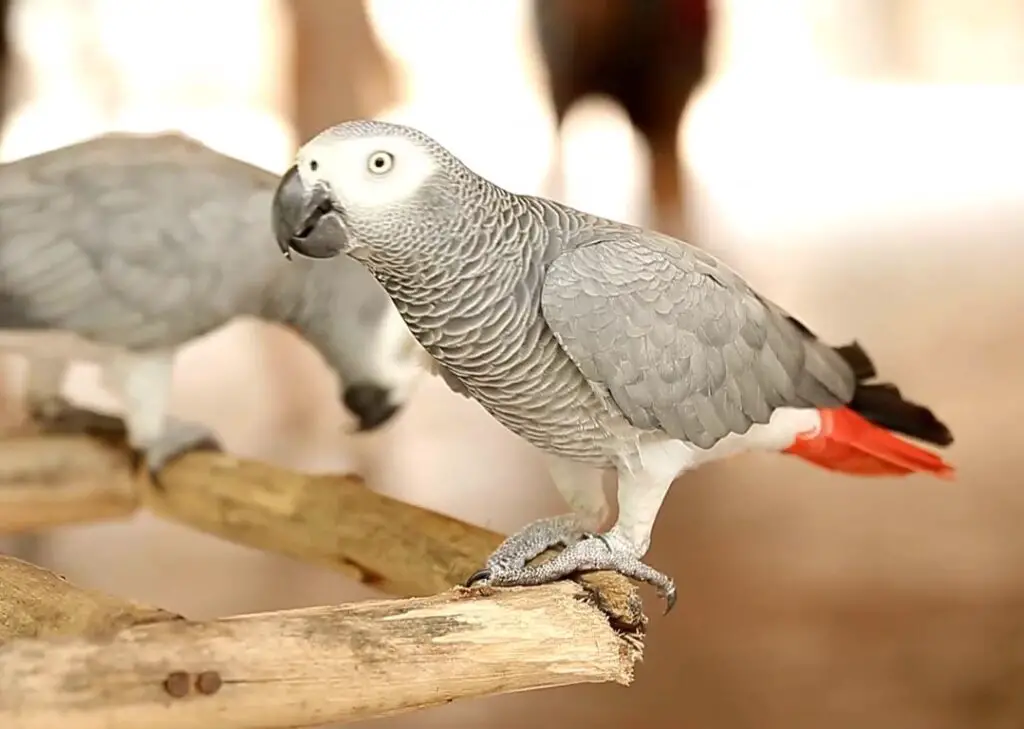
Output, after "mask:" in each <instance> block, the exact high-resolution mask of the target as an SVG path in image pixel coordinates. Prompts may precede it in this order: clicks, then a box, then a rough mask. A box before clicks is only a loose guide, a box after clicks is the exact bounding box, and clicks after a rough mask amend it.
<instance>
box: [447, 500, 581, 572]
mask: <svg viewBox="0 0 1024 729" xmlns="http://www.w3.org/2000/svg"><path fill="white" fill-rule="evenodd" d="M586 536H588V535H587V533H586V532H584V531H583V530H582V529H581V528H580V526H579V524H578V523H577V522H576V519H575V518H574V517H573V516H572V515H571V514H566V515H563V516H552V517H548V518H545V519H538V520H537V521H535V522H532V523H531V524H528V525H527V526H526V527H525V528H523V529H521V530H520V531H518V532H516V533H515V534H513V535H512V536H510V537H508V538H507V539H506V540H505V541H504V542H502V543H501V544H500V545H499V546H498V548H497V549H496V550H494V553H493V554H491V556H490V557H489V558H488V559H487V566H486V567H484V568H483V569H481V570H477V571H476V572H474V573H473V574H472V575H470V577H469V579H468V580H466V587H469V586H470V585H472V584H473V583H475V582H479V581H481V580H490V579H491V575H493V574H495V573H497V574H506V573H509V572H514V571H516V570H520V569H522V568H524V567H525V566H526V563H527V562H529V561H530V560H531V559H533V558H534V557H536V556H537V555H538V554H540V553H541V552H543V551H545V550H547V549H549V548H551V547H559V546H561V547H568V546H569V545H570V544H575V543H576V542H578V541H579V540H580V539H582V538H584V537H586Z"/></svg>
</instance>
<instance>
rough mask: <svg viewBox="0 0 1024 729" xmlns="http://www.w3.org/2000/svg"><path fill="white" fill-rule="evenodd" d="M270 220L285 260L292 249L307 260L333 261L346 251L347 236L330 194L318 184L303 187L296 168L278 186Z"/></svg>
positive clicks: (289, 171)
mask: <svg viewBox="0 0 1024 729" xmlns="http://www.w3.org/2000/svg"><path fill="white" fill-rule="evenodd" d="M271 217H272V219H273V226H274V235H275V236H277V244H278V246H280V248H281V252H282V253H284V256H285V258H288V259H291V257H292V254H291V252H292V251H293V250H294V251H297V252H298V253H300V254H302V255H304V256H308V257H309V258H334V257H335V256H337V255H339V254H340V253H342V252H343V251H344V249H345V246H346V242H347V236H346V234H345V229H344V227H342V225H341V224H340V221H339V220H338V214H337V211H336V210H335V207H334V202H333V200H332V199H331V194H330V192H329V191H328V189H327V188H326V187H325V186H323V185H321V184H317V185H313V186H312V187H307V186H306V185H304V184H303V182H302V178H301V177H299V169H298V167H296V166H295V165H292V166H291V167H289V168H288V171H287V172H285V173H284V175H283V176H282V177H281V182H280V183H278V186H277V190H276V191H275V192H274V200H273V202H272V204H271ZM328 221H331V223H332V224H327V222H328Z"/></svg>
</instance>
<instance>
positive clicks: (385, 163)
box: [296, 121, 516, 276]
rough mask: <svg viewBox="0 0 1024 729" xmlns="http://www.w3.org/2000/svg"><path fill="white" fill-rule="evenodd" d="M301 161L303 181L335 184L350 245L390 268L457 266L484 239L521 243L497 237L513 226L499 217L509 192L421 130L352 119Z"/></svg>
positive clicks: (378, 267) (373, 263)
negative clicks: (474, 169) (495, 235)
mask: <svg viewBox="0 0 1024 729" xmlns="http://www.w3.org/2000/svg"><path fill="white" fill-rule="evenodd" d="M296 164H297V167H298V173H299V176H300V177H301V178H302V180H303V183H304V184H306V185H315V184H317V183H320V184H324V185H326V186H327V187H329V188H330V190H331V193H332V196H333V197H334V198H335V202H336V214H338V215H339V216H340V217H341V218H342V220H343V227H344V228H345V231H346V233H347V234H348V236H349V238H350V241H349V245H350V246H351V248H350V249H349V250H346V251H345V252H346V253H348V254H349V255H352V256H353V257H355V258H358V259H360V260H362V261H364V262H365V263H366V264H367V265H368V266H369V267H370V268H371V269H373V270H375V271H378V272H380V273H381V274H384V275H385V276H402V275H405V274H408V273H417V274H419V273H422V272H423V271H424V269H427V268H429V269H436V270H443V269H444V268H446V267H455V269H456V270H457V269H458V267H459V266H460V265H462V264H463V263H464V262H465V261H466V260H467V259H469V258H475V257H478V256H480V255H481V254H482V253H484V251H483V247H485V246H493V245H495V244H497V245H501V243H502V242H504V243H506V244H508V245H515V244H516V240H515V237H514V236H508V235H505V236H498V238H497V239H496V238H495V237H494V234H495V232H496V231H505V230H512V231H514V230H515V226H514V225H512V226H510V227H505V226H507V225H508V223H509V222H510V221H505V220H497V219H496V218H495V216H496V215H500V213H501V211H502V209H503V208H504V206H502V205H501V204H500V203H501V201H502V198H507V197H508V196H509V193H508V192H506V191H505V190H502V189H501V188H499V187H498V186H496V185H493V184H491V183H490V182H488V181H487V180H485V179H483V178H482V177H480V176H479V175H477V174H475V173H474V172H473V171H472V170H470V169H469V168H468V167H467V166H466V165H465V164H464V163H463V162H462V161H461V160H459V159H458V158H457V157H455V155H453V154H452V153H451V152H449V151H448V150H447V149H445V148H444V147H443V146H441V145H440V144H439V143H438V142H436V141H435V140H433V139H432V138H430V137H429V136H427V135H426V134H424V133H423V132H421V131H419V130H416V129H412V128H410V127H405V126H402V125H398V124H391V123H387V122H379V121H352V122H346V123H343V124H339V125H337V126H335V127H332V128H330V129H328V130H326V131H324V132H322V133H321V134H319V135H318V136H317V137H314V138H313V139H312V140H311V141H310V142H309V143H307V144H306V145H305V146H304V147H303V148H302V150H301V151H300V152H299V154H298V157H297V159H296ZM485 230H486V231H487V232H488V233H489V235H474V233H477V232H483V231H485Z"/></svg>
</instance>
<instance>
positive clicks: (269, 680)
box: [0, 559, 641, 729]
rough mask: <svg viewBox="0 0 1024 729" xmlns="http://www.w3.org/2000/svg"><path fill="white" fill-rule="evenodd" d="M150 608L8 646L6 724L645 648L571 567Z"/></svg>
mask: <svg viewBox="0 0 1024 729" xmlns="http://www.w3.org/2000/svg"><path fill="white" fill-rule="evenodd" d="M3 562H7V563H10V562H14V560H10V559H7V560H3ZM7 566H8V567H9V564H8V565H7ZM33 569H34V568H30V569H29V572H32V570H33ZM0 574H2V572H0ZM37 578H38V576H35V577H30V580H34V579H37ZM45 581H46V580H44V582H45ZM50 582H52V583H53V584H54V585H65V583H63V582H61V581H60V580H59V578H55V577H54V578H52V580H50ZM65 589H66V590H68V591H69V592H75V594H76V595H77V596H78V597H81V595H82V594H84V592H83V591H77V592H76V591H75V588H71V587H68V586H65ZM51 592H52V591H51ZM57 592H60V590H57ZM78 597H76V598H75V599H78ZM5 599H6V597H5V596H3V595H2V594H0V604H2V603H3V600H5ZM89 599H91V597H90V598H89ZM140 620H141V622H143V623H148V624H139V625H134V626H133V627H128V628H126V629H123V630H120V631H117V632H116V633H115V634H113V635H110V634H108V635H105V636H103V637H87V638H77V639H64V640H51V641H44V640H13V641H9V642H7V643H6V644H5V645H3V646H0V726H2V727H4V729H51V727H72V728H73V729H93V728H95V729H100V728H102V729H121V728H122V727H123V728H124V729H136V728H137V727H147V729H163V728H164V727H167V729H190V728H191V727H196V728H201V729H234V728H237V729H251V727H256V726H259V727H265V728H267V729H273V728H275V727H282V728H284V727H295V726H308V725H315V724H324V723H328V722H331V723H345V722H350V721H356V720H362V719H369V718H374V717H380V716H386V715H390V714H395V713H398V712H403V711H408V710H411V709H417V708H422V707H427V706H432V705H436V704H442V703H446V702H449V701H452V700H455V699H460V698H467V697H473V696H482V695H486V694H497V693H507V692H512V691H522V690H527V689H537V688H545V687H553V686H564V685H568V684H575V683H585V682H602V681H612V682H617V683H620V684H628V683H629V682H630V681H631V678H632V672H633V666H634V664H635V662H636V661H637V660H639V658H640V633H641V631H640V630H635V631H632V632H623V631H622V630H621V629H619V628H617V627H615V626H613V625H612V624H610V622H609V619H608V617H607V615H605V614H604V613H603V612H602V611H601V610H599V609H598V608H597V607H595V605H594V604H593V596H592V593H590V592H589V591H587V590H586V589H585V588H584V587H582V586H581V585H578V584H575V583H572V582H560V583H557V584H553V585H547V586H544V587H539V588H520V589H506V590H490V589H483V590H473V591H469V590H465V589H462V588H456V589H454V590H451V591H449V592H446V593H444V594H441V595H436V596H433V597H426V598H414V599H405V600H391V601H380V602H364V603H358V604H353V605H343V606H339V607H320V608H311V609H304V610H291V611H283V612H276V613H263V614H258V615H247V616H237V617H233V618H228V619H223V620H216V621H211V622H202V623H199V622H188V621H184V620H164V621H158V622H153V621H152V620H147V617H146V616H145V615H144V614H142V615H140Z"/></svg>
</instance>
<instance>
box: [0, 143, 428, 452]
mask: <svg viewBox="0 0 1024 729" xmlns="http://www.w3.org/2000/svg"><path fill="white" fill-rule="evenodd" d="M278 180H279V177H278V175H275V174H273V173H271V172H268V171H266V170H262V169H259V168H257V167H254V166H251V165H249V164H246V163H244V162H242V161H240V160H237V159H234V158H232V157H228V156H225V155H223V154H220V153H218V152H216V151H214V150H213V149H210V148H209V147H207V146H205V145H203V144H201V143H199V142H198V141H196V140H193V139H191V138H189V137H187V136H184V135H180V134H175V133H163V134H156V135H144V134H140V135H136V134H127V133H113V134H106V135H102V136H99V137H95V138H92V139H89V140H86V141H84V142H81V143H78V144H73V145H71V146H67V147H63V148H60V149H56V150H53V151H49V152H45V153H43V154H39V155H36V156H33V157H27V158H24V159H20V160H17V161H14V162H11V163H9V164H6V165H3V166H0V353H16V354H21V355H27V356H28V357H29V360H30V368H29V376H28V392H27V399H28V405H29V410H30V412H31V414H32V415H34V416H35V417H36V418H37V419H40V420H42V421H44V424H50V425H55V424H57V423H63V425H64V427H67V426H68V424H69V423H77V424H78V425H77V426H75V425H72V426H71V427H73V428H77V427H81V428H83V429H88V428H89V427H99V428H103V427H109V426H111V425H115V426H116V425H119V424H120V421H115V422H113V423H112V422H111V419H110V418H109V417H104V416H101V415H99V414H97V413H92V412H89V411H86V410H82V409H78V408H74V407H72V406H71V405H70V404H69V403H68V402H67V401H66V400H64V399H63V398H62V397H61V383H62V380H63V377H64V374H65V372H66V369H67V367H68V365H69V363H70V360H82V361H91V362H94V363H97V364H99V365H101V367H102V373H103V380H104V382H105V384H107V385H108V386H110V387H111V388H112V389H113V390H114V391H115V392H116V393H118V394H119V395H120V397H121V400H122V404H123V408H124V420H125V423H126V425H127V430H128V436H129V441H130V443H131V444H132V446H133V447H134V448H136V449H137V451H138V453H139V455H140V456H142V455H144V456H145V457H146V459H147V463H148V466H149V468H150V469H151V470H152V471H154V472H155V471H158V470H159V469H160V468H161V467H162V466H163V465H165V464H166V463H167V461H168V460H170V459H172V458H174V457H176V456H177V455H180V454H182V453H184V452H185V451H188V450H191V449H195V448H198V447H211V446H212V447H217V441H216V439H215V438H214V437H213V435H212V434H211V433H210V431H209V430H208V429H207V428H205V427H204V426H201V425H199V424H195V423H188V422H184V421H180V420H177V419H174V418H171V417H169V416H168V415H167V407H168V397H169V394H170V389H171V368H172V361H173V357H174V354H175V351H176V350H177V349H178V348H179V347H181V346H182V345H184V344H186V343H188V342H190V341H191V340H194V339H196V338H197V337H200V336H202V335H204V334H206V333H208V332H210V331H212V330H214V329H217V328H219V327H220V326H222V325H224V324H226V323H227V322H229V321H230V320H232V319H235V318H236V317H242V316H250V317H256V318H259V319H262V320H266V321H270V322H278V323H280V324H283V325H285V326H288V327H290V328H291V329H293V330H295V331H296V332H297V333H298V334H300V335H301V336H302V337H304V338H305V339H306V340H307V341H308V342H309V343H310V344H312V345H313V347H315V348H316V349H317V350H318V351H319V353H320V354H321V355H322V356H323V358H324V360H325V361H326V363H327V364H328V365H329V366H330V367H331V368H332V369H333V370H334V371H335V372H336V373H337V374H338V375H339V376H340V378H341V380H342V381H343V383H344V386H345V390H344V394H343V401H344V403H345V405H346V406H347V407H348V409H349V410H351V411H352V412H353V413H354V414H355V415H356V416H357V418H358V419H359V421H360V425H361V427H362V428H363V429H370V428H374V427H377V426H378V425H380V424H382V423H383V422H385V421H387V420H388V419H389V418H390V417H391V416H392V415H393V414H394V413H395V412H396V410H397V409H398V408H399V407H400V406H401V405H403V404H404V403H405V401H406V400H407V398H408V397H409V396H410V394H411V390H412V388H413V387H414V385H415V382H416V381H417V379H418V378H419V377H420V376H421V373H422V372H423V367H422V357H423V356H424V355H421V354H420V353H421V352H422V349H421V348H420V347H419V345H418V344H416V342H415V340H414V339H413V338H412V337H411V336H410V334H409V331H408V329H407V328H406V327H405V325H404V324H403V323H402V320H401V318H400V317H399V316H398V313H397V311H396V310H395V308H394V306H392V305H391V303H390V301H389V299H388V297H387V294H386V293H385V292H384V291H383V290H382V289H381V287H380V286H379V285H378V284H377V282H376V281H374V279H373V277H372V276H370V275H369V274H368V273H367V272H366V270H365V269H364V268H363V267H362V266H359V265H358V264H356V263H354V262H351V261H348V260H347V259H345V258H339V259H337V263H336V265H334V264H332V265H330V266H329V267H326V268H325V267H321V266H317V265H313V263H312V261H308V262H306V263H304V264H303V265H302V266H301V267H300V268H296V267H295V266H294V265H291V266H289V265H288V264H287V263H286V262H285V261H284V260H282V259H281V257H280V255H279V254H278V252H277V250H276V249H275V247H274V246H273V245H272V238H271V231H270V211H271V200H272V197H273V194H274V188H275V186H276V184H277V182H278Z"/></svg>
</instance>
